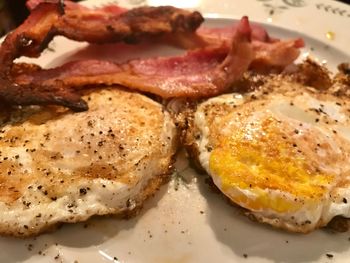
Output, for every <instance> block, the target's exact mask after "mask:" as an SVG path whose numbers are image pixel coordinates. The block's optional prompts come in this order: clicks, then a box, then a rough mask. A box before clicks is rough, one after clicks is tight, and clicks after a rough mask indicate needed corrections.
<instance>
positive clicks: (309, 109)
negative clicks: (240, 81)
mask: <svg viewBox="0 0 350 263" xmlns="http://www.w3.org/2000/svg"><path fill="white" fill-rule="evenodd" d="M349 112H350V100H349V99H348V98H345V97H339V96H338V97H337V96H333V95H331V94H328V93H327V92H326V91H322V92H321V91H318V90H315V89H313V88H311V87H305V86H303V85H300V84H297V83H293V82H290V81H287V80H283V79H280V78H276V79H273V78H271V80H269V81H267V82H266V83H265V84H264V85H263V86H261V87H260V88H259V89H257V90H256V91H254V92H250V93H245V94H239V93H236V94H225V95H221V96H219V97H216V98H212V99H209V100H207V101H205V102H204V103H202V104H200V105H198V107H197V109H196V111H195V113H194V115H193V116H192V118H193V120H192V125H193V127H192V128H191V130H190V132H189V134H190V137H192V141H190V142H188V144H190V145H191V146H192V147H194V148H195V151H194V152H196V154H197V159H198V161H199V163H200V165H201V166H202V167H203V168H204V169H205V170H206V172H207V173H208V174H209V175H210V176H211V178H212V179H213V182H214V184H215V185H216V186H217V187H218V188H219V189H220V191H221V192H222V193H223V194H224V195H226V196H227V197H228V198H229V199H230V200H231V201H232V202H233V203H235V204H237V205H239V206H241V207H243V208H245V209H246V211H247V214H249V215H252V216H253V217H254V218H255V219H256V220H258V221H260V222H264V223H267V224H270V225H272V226H275V227H278V228H282V229H286V230H289V231H293V232H302V233H307V232H310V231H312V230H314V229H316V228H320V227H323V226H326V225H327V224H328V223H329V222H330V221H331V220H332V219H333V218H334V217H337V216H341V217H345V218H348V217H350V120H349V117H350V114H349Z"/></svg>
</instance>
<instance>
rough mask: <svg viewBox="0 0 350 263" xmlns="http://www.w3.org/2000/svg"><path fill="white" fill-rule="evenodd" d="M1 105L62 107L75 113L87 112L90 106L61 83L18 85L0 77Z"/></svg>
mask: <svg viewBox="0 0 350 263" xmlns="http://www.w3.org/2000/svg"><path fill="white" fill-rule="evenodd" d="M0 87H1V88H0V103H1V104H9V105H22V106H24V105H61V106H64V107H68V108H70V109H72V110H74V111H85V110H87V109H88V106H87V104H86V102H85V101H84V100H82V99H81V97H80V96H79V95H78V94H77V93H76V92H73V90H71V89H69V88H67V87H66V86H64V85H63V84H62V83H61V82H60V81H57V82H56V83H55V85H50V86H45V85H40V86H37V85H35V84H33V85H32V84H30V83H28V84H26V85H18V84H16V83H14V82H12V81H10V80H9V79H8V78H5V77H0Z"/></svg>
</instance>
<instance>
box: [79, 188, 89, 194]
mask: <svg viewBox="0 0 350 263" xmlns="http://www.w3.org/2000/svg"><path fill="white" fill-rule="evenodd" d="M79 193H80V195H86V193H87V191H86V189H85V188H80V189H79Z"/></svg>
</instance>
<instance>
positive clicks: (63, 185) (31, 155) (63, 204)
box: [0, 88, 177, 236]
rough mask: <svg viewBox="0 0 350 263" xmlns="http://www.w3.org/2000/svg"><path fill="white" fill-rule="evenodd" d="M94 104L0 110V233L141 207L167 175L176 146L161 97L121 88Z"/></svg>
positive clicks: (89, 94)
mask: <svg viewBox="0 0 350 263" xmlns="http://www.w3.org/2000/svg"><path fill="white" fill-rule="evenodd" d="M84 99H86V100H87V101H88V103H89V110H88V111H85V112H80V113H74V114H73V113H72V112H71V111H70V110H67V109H64V108H62V107H38V106H35V107H33V106H32V107H30V106H28V107H23V108H22V109H17V110H12V111H8V110H2V111H1V115H0V160H1V161H0V190H1V191H0V208H1V215H0V234H5V235H13V236H30V235H35V234H38V233H40V232H42V231H44V230H47V229H50V228H52V227H54V226H56V225H57V224H59V223H63V222H69V223H73V222H80V221H84V220H87V219H88V218H89V217H91V216H93V215H108V214H116V215H123V216H127V215H130V214H132V213H135V211H137V209H138V208H139V207H140V206H142V203H143V201H144V200H145V199H146V198H147V197H149V196H150V195H152V194H153V193H154V192H155V191H156V190H157V188H158V187H159V186H160V185H161V184H162V183H164V182H166V181H167V179H168V175H169V173H171V165H172V163H173V156H174V153H175V151H176V148H177V140H176V138H177V136H176V129H175V125H174V123H173V121H172V118H171V117H170V115H169V113H167V112H166V111H164V110H163V108H162V105H160V104H158V103H156V102H154V101H153V100H151V99H149V98H147V97H145V96H143V95H141V94H137V93H132V92H128V91H125V90H122V89H120V88H111V89H107V88H105V89H94V90H90V91H86V94H85V95H84Z"/></svg>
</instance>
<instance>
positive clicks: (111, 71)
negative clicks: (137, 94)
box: [15, 17, 253, 98]
mask: <svg viewBox="0 0 350 263" xmlns="http://www.w3.org/2000/svg"><path fill="white" fill-rule="evenodd" d="M250 34H251V30H250V27H249V22H248V19H247V17H244V18H242V20H241V22H240V23H239V25H238V28H237V31H236V33H235V34H234V36H233V38H232V42H231V47H230V50H229V52H227V47H226V46H225V45H223V46H221V47H212V48H210V47H209V48H205V49H199V50H195V51H189V52H188V53H187V54H186V55H184V56H180V57H170V58H154V59H145V60H133V61H129V62H127V63H125V64H117V63H113V62H107V61H97V60H88V61H86V60H85V61H78V62H71V63H68V64H65V65H63V66H61V67H59V68H55V69H49V70H38V71H36V72H30V73H29V74H25V73H24V74H19V75H18V76H17V77H16V78H15V80H16V82H17V83H19V84H21V85H27V84H28V83H35V84H36V85H45V86H54V85H55V83H56V82H57V80H60V81H61V82H62V83H63V84H64V85H66V86H69V87H82V86H86V85H90V84H103V85H112V84H120V85H123V86H126V87H128V88H131V89H136V90H140V91H143V92H150V93H153V94H156V95H159V96H161V97H163V98H171V97H191V98H199V97H209V96H214V95H217V94H220V93H222V92H224V91H226V90H227V89H228V88H229V87H230V86H231V85H232V83H233V82H234V81H236V80H237V79H239V78H240V77H241V76H242V75H243V73H244V72H245V71H246V70H247V69H248V67H249V65H250V63H251V61H252V59H253V50H252V46H251V44H250Z"/></svg>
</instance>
